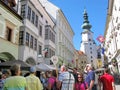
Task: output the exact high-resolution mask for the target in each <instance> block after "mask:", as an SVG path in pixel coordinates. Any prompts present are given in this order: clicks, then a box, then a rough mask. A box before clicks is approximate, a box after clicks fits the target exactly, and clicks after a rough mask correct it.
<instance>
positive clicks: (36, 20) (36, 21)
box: [35, 15, 38, 27]
mask: <svg viewBox="0 0 120 90" xmlns="http://www.w3.org/2000/svg"><path fill="white" fill-rule="evenodd" d="M35 26H36V27H38V16H37V15H36V19H35Z"/></svg>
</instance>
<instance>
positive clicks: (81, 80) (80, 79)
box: [74, 73, 88, 90]
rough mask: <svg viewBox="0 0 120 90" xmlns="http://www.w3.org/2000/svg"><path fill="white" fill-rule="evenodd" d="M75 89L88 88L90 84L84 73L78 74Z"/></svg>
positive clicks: (86, 89)
mask: <svg viewBox="0 0 120 90" xmlns="http://www.w3.org/2000/svg"><path fill="white" fill-rule="evenodd" d="M74 90H88V84H87V83H86V82H85V81H84V76H83V74H82V73H79V74H78V75H77V81H76V83H75V87H74Z"/></svg>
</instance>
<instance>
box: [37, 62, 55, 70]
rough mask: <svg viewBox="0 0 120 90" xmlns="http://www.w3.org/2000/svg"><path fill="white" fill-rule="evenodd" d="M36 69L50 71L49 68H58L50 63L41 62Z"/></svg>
mask: <svg viewBox="0 0 120 90" xmlns="http://www.w3.org/2000/svg"><path fill="white" fill-rule="evenodd" d="M36 69H37V70H38V71H39V70H40V71H49V70H55V69H56V68H55V67H53V66H50V65H47V64H45V63H40V64H38V65H36Z"/></svg>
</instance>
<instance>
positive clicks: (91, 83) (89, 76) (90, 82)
mask: <svg viewBox="0 0 120 90" xmlns="http://www.w3.org/2000/svg"><path fill="white" fill-rule="evenodd" d="M85 69H86V71H87V76H86V78H85V82H87V83H88V88H89V90H97V89H96V86H95V84H94V82H95V72H94V71H93V70H92V65H91V64H87V65H86V68H85Z"/></svg>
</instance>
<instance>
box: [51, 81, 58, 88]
mask: <svg viewBox="0 0 120 90" xmlns="http://www.w3.org/2000/svg"><path fill="white" fill-rule="evenodd" d="M51 90H58V89H57V82H56V80H55V82H54V84H53V87H52V89H51Z"/></svg>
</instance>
